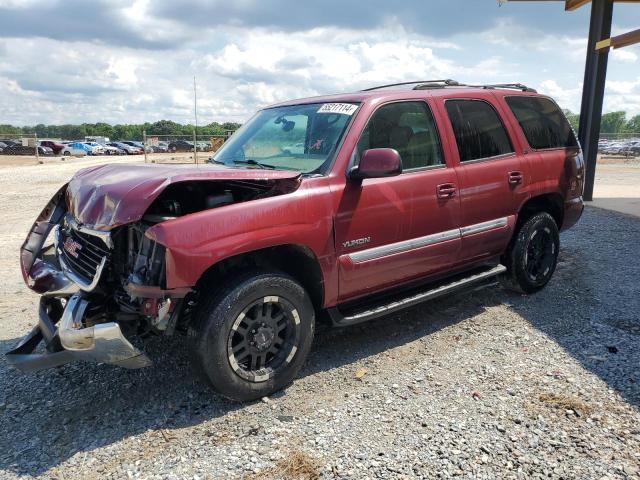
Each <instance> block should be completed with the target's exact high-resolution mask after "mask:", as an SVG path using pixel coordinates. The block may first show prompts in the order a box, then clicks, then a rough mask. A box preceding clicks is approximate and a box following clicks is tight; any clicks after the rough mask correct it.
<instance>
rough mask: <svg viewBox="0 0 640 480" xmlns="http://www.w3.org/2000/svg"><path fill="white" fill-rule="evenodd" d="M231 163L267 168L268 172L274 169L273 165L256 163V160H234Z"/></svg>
mask: <svg viewBox="0 0 640 480" xmlns="http://www.w3.org/2000/svg"><path fill="white" fill-rule="evenodd" d="M233 163H243V164H246V165H255V166H257V167H260V168H268V169H270V170H273V169H275V168H276V167H275V165H269V164H268V163H262V162H258V161H257V160H254V159H253V158H248V159H246V160H234V161H233Z"/></svg>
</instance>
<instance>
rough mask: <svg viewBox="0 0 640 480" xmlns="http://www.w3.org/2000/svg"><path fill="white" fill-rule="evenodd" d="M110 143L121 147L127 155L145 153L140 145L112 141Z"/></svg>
mask: <svg viewBox="0 0 640 480" xmlns="http://www.w3.org/2000/svg"><path fill="white" fill-rule="evenodd" d="M108 145H109V146H111V147H116V148H118V149H120V150H121V151H123V152H124V153H125V154H127V155H141V154H143V153H144V152H143V151H142V149H140V148H138V147H132V146H131V145H129V144H126V143H122V142H110V143H109V144H108Z"/></svg>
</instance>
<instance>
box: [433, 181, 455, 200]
mask: <svg viewBox="0 0 640 480" xmlns="http://www.w3.org/2000/svg"><path fill="white" fill-rule="evenodd" d="M436 192H437V194H438V198H451V197H455V196H456V186H455V185H454V184H453V183H443V184H441V185H438V186H437V187H436Z"/></svg>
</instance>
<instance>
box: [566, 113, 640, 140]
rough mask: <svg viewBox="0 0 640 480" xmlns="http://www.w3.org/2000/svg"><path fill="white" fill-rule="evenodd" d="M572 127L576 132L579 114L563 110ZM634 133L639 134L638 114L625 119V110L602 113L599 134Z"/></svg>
mask: <svg viewBox="0 0 640 480" xmlns="http://www.w3.org/2000/svg"><path fill="white" fill-rule="evenodd" d="M564 113H565V114H566V116H567V119H568V120H569V123H570V124H571V126H572V127H573V129H574V130H575V131H576V132H577V131H578V125H579V124H580V115H578V114H577V113H573V112H571V111H569V110H565V112H564ZM632 133H635V134H637V135H638V136H640V115H635V116H634V117H631V118H630V119H628V120H627V113H626V112H610V113H605V114H603V115H602V120H601V121H600V134H601V135H621V134H632Z"/></svg>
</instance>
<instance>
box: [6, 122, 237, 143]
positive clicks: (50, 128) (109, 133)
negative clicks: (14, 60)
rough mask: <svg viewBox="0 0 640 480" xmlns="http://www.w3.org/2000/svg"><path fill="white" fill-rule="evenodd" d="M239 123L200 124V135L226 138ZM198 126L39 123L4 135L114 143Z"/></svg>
mask: <svg viewBox="0 0 640 480" xmlns="http://www.w3.org/2000/svg"><path fill="white" fill-rule="evenodd" d="M239 127H240V124H239V123H235V122H224V123H218V122H212V123H209V124H207V125H199V126H198V129H197V134H198V136H201V135H203V136H213V135H224V133H225V132H226V131H228V130H237V129H238V128H239ZM193 128H194V126H193V125H191V124H187V125H183V124H180V123H176V122H173V121H171V120H160V121H158V122H154V123H148V122H147V123H141V124H123V125H110V124H108V123H102V122H100V123H83V124H80V125H71V124H68V125H44V124H38V125H35V126H29V127H15V126H13V125H1V124H0V135H12V136H13V135H15V136H20V135H33V134H34V133H35V134H37V135H38V137H39V138H62V139H64V140H73V139H83V138H84V137H86V136H98V137H109V138H110V139H113V140H142V134H143V132H145V131H146V132H147V136H153V135H172V136H179V135H193Z"/></svg>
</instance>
